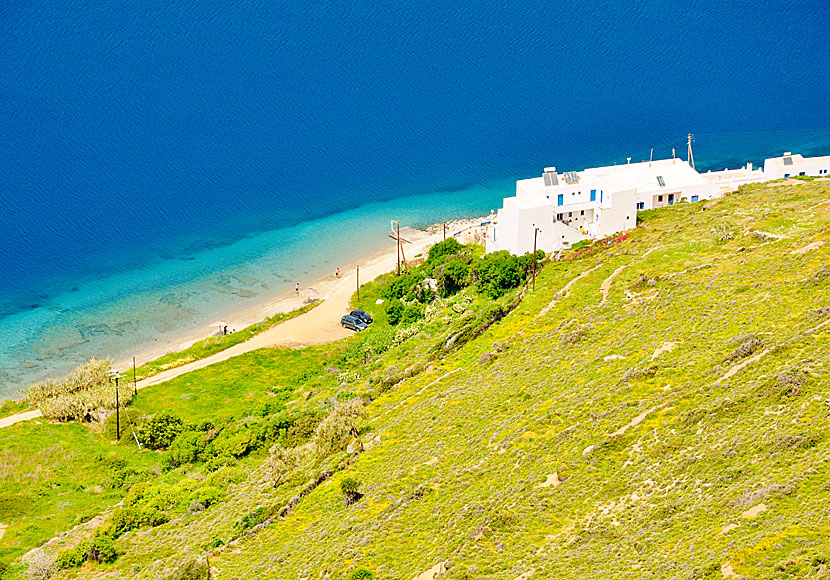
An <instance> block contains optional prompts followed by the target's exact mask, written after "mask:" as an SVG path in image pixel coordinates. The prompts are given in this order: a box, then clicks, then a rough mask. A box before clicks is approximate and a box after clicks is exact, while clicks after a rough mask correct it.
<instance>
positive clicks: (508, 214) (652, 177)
mask: <svg viewBox="0 0 830 580" xmlns="http://www.w3.org/2000/svg"><path fill="white" fill-rule="evenodd" d="M828 169H830V156H826V157H812V158H804V157H802V156H801V155H792V154H790V153H785V154H784V156H783V157H778V158H773V159H767V160H766V161H765V162H764V169H763V170H761V169H753V167H752V164H751V163H747V164H746V165H745V166H744V167H742V168H741V169H724V170H723V171H716V172H712V171H709V172H707V173H698V172H697V171H696V170H695V169H694V168H692V167H691V166H690V165H689V163H687V162H686V161H683V160H682V159H660V160H657V161H643V162H641V163H628V164H626V165H614V166H608V167H594V168H589V169H585V170H584V171H566V172H564V173H559V172H557V171H556V168H555V167H549V168H546V169H545V171H544V173H543V174H542V175H541V176H539V177H532V178H530V179H520V180H519V181H517V182H516V195H515V197H507V198H505V199H504V206H503V207H502V208H501V209H500V210H499V212H498V216H497V219H496V220H494V222H493V224H492V225H491V226H490V227H489V229H488V231H487V252H495V251H498V250H508V251H509V252H511V253H513V254H524V253H525V252H530V251H532V250H533V243H534V233H535V235H536V247H537V248H538V249H542V250H545V251H546V252H552V251H556V250H558V249H560V248H563V247H567V246H568V245H570V244H573V243H575V242H577V241H579V240H584V239H592V238H593V239H596V238H604V237H606V236H610V235H612V234H614V233H617V232H622V231H625V230H629V229H631V228H634V227H636V225H637V212H638V211H640V210H647V209H654V208H658V207H664V206H669V205H674V204H675V203H678V202H680V201H687V202H690V203H694V202H697V201H702V200H706V199H712V198H715V197H720V196H722V195H723V194H724V193H729V192H732V191H735V190H737V189H738V187H740V186H741V185H744V184H747V183H756V182H760V181H768V180H770V179H779V178H784V177H790V176H795V175H812V176H824V175H828ZM537 228H538V232H537V231H536V230H537Z"/></svg>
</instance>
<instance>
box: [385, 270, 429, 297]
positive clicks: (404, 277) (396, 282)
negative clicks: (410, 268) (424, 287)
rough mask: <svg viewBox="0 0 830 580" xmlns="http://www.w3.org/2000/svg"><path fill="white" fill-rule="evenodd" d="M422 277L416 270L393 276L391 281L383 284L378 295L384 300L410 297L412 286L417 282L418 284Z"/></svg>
mask: <svg viewBox="0 0 830 580" xmlns="http://www.w3.org/2000/svg"><path fill="white" fill-rule="evenodd" d="M423 279H424V276H423V275H421V274H420V273H418V272H417V271H416V272H413V273H411V274H401V275H400V276H396V277H395V278H393V279H392V281H391V282H389V283H388V284H387V285H386V286H384V288H383V290H381V293H380V295H381V296H382V297H383V298H385V299H386V300H394V299H396V298H397V299H400V298H404V297H407V296H409V297H411V296H412V292H413V288H414V287H415V286H416V285H417V284H420V283H421V282H422V281H423Z"/></svg>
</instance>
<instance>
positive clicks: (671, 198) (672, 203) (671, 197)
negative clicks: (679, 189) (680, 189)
mask: <svg viewBox="0 0 830 580" xmlns="http://www.w3.org/2000/svg"><path fill="white" fill-rule="evenodd" d="M669 205H674V194H673V193H670V194H669Z"/></svg>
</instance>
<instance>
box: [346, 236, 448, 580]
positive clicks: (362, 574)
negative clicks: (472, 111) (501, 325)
mask: <svg viewBox="0 0 830 580" xmlns="http://www.w3.org/2000/svg"><path fill="white" fill-rule="evenodd" d="M447 241H449V240H447ZM372 578H374V574H372V573H371V572H369V571H368V570H367V569H366V568H358V569H357V570H352V573H351V574H349V580H372Z"/></svg>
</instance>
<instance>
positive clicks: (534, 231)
mask: <svg viewBox="0 0 830 580" xmlns="http://www.w3.org/2000/svg"><path fill="white" fill-rule="evenodd" d="M538 233H539V228H537V227H536V224H533V291H534V292H536V235H537V234H538Z"/></svg>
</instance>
